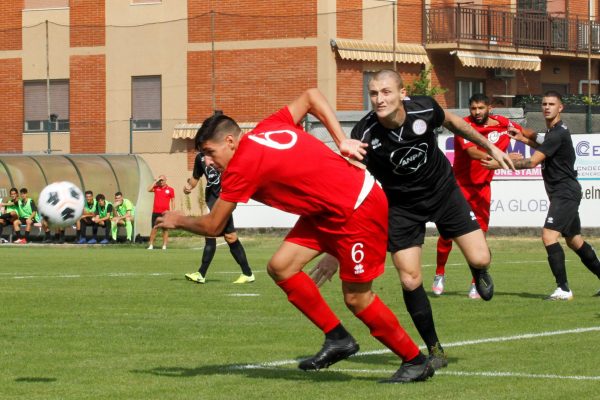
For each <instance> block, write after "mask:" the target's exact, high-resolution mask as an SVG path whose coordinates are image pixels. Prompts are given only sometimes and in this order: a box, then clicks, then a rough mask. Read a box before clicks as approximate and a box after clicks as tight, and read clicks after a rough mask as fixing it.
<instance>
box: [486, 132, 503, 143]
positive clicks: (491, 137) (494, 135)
mask: <svg viewBox="0 0 600 400" xmlns="http://www.w3.org/2000/svg"><path fill="white" fill-rule="evenodd" d="M487 138H488V140H489V141H490V142H492V143H498V140H499V139H500V132H498V131H493V132H490V133H488V137H487Z"/></svg>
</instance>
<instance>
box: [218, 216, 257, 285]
mask: <svg viewBox="0 0 600 400" xmlns="http://www.w3.org/2000/svg"><path fill="white" fill-rule="evenodd" d="M223 237H224V238H225V241H226V242H227V244H228V245H229V252H230V253H231V255H232V256H233V259H234V260H235V261H236V262H237V263H238V265H239V266H240V269H241V270H242V274H241V275H240V276H239V277H238V278H237V279H236V280H235V281H234V282H233V283H250V282H254V281H255V278H254V274H253V273H252V269H251V268H250V265H249V264H248V258H247V257H246V250H244V246H242V242H240V240H239V238H238V235H237V233H236V231H235V226H234V225H233V217H230V218H229V221H227V225H226V226H225V230H224V231H223Z"/></svg>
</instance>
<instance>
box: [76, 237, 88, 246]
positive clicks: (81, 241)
mask: <svg viewBox="0 0 600 400" xmlns="http://www.w3.org/2000/svg"><path fill="white" fill-rule="evenodd" d="M86 243H87V240H85V238H83V237H82V238H81V239H79V240H78V241H77V244H86Z"/></svg>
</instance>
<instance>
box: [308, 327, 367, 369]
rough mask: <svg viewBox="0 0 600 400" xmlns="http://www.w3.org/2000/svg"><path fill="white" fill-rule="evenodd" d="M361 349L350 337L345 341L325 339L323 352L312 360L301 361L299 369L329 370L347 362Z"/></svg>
mask: <svg viewBox="0 0 600 400" xmlns="http://www.w3.org/2000/svg"><path fill="white" fill-rule="evenodd" d="M359 348H360V347H359V346H358V343H356V341H355V340H354V338H353V337H352V336H350V335H348V336H347V337H346V338H344V339H338V340H334V339H325V343H323V347H321V350H319V352H318V353H317V354H315V355H314V356H312V357H311V358H307V359H306V360H302V361H300V363H299V364H298V368H300V369H301V370H304V371H309V370H319V369H322V368H327V367H329V366H330V365H332V364H335V363H336V362H338V361H342V360H345V359H346V358H348V357H350V356H351V355H353V354H354V353H356V352H357V351H358V349H359Z"/></svg>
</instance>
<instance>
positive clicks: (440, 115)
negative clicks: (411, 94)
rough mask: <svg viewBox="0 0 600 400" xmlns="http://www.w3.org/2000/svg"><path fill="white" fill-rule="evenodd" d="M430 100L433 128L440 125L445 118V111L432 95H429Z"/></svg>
mask: <svg viewBox="0 0 600 400" xmlns="http://www.w3.org/2000/svg"><path fill="white" fill-rule="evenodd" d="M430 100H431V108H433V117H432V121H431V122H432V123H433V127H434V128H439V127H440V126H442V124H443V123H444V120H445V119H446V113H445V112H444V109H443V108H442V107H440V105H439V104H438V102H437V101H435V99H434V98H433V97H430Z"/></svg>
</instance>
